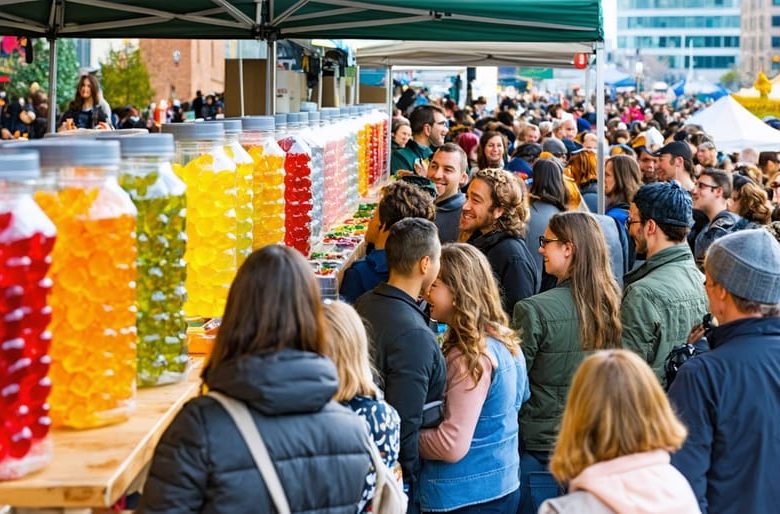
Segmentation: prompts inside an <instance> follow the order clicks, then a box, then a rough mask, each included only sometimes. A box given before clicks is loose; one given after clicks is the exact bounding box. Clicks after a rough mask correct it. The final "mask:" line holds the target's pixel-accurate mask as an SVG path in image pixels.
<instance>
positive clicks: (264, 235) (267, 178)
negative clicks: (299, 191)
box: [239, 116, 284, 249]
mask: <svg viewBox="0 0 780 514" xmlns="http://www.w3.org/2000/svg"><path fill="white" fill-rule="evenodd" d="M241 122H242V132H241V136H240V137H239V141H240V142H241V145H242V146H243V147H244V149H245V150H246V151H247V152H248V153H249V155H250V157H251V158H252V160H253V162H254V178H253V184H252V185H253V195H252V203H253V227H254V228H253V232H254V234H253V248H255V249H257V248H262V247H263V246H266V245H269V244H284V150H282V149H281V148H280V147H279V145H278V144H277V143H276V139H275V137H274V129H275V127H276V123H275V121H274V117H273V116H249V117H246V118H243V119H242V120H241Z"/></svg>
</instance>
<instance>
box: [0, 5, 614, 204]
mask: <svg viewBox="0 0 780 514" xmlns="http://www.w3.org/2000/svg"><path fill="white" fill-rule="evenodd" d="M33 1H35V0H0V6H14V5H20V4H27V3H32V2H33ZM67 2H68V3H69V4H76V5H84V6H89V7H97V8H101V9H106V10H112V11H115V12H119V13H125V14H129V15H137V16H133V17H129V18H127V19H122V20H114V21H106V22H95V23H85V24H68V25H66V24H65V8H66V0H51V7H50V9H49V17H48V23H47V25H46V26H44V25H42V24H41V23H40V22H36V21H33V20H28V19H24V18H23V17H20V16H18V15H12V14H8V13H3V12H0V26H2V27H8V28H11V29H15V30H18V31H20V32H26V33H27V35H28V36H33V37H34V36H36V35H37V36H39V37H40V36H45V37H46V38H47V40H48V41H49V52H50V54H49V94H50V97H52V98H56V94H57V84H56V77H57V60H56V50H57V39H58V38H59V37H62V36H70V37H77V36H88V35H89V33H90V32H99V31H103V30H107V29H108V30H113V29H121V28H129V27H139V26H148V25H155V24H160V23H165V22H169V21H172V20H182V21H187V22H191V23H195V24H201V25H204V26H212V27H223V28H226V29H233V30H235V33H228V34H224V37H226V38H227V39H242V38H243V39H249V38H253V39H258V40H265V41H267V44H268V58H267V59H266V64H267V69H266V86H267V90H268V92H269V94H268V95H267V98H266V102H267V103H266V107H267V109H266V112H268V113H269V114H274V112H275V104H276V102H275V94H273V92H274V91H275V90H276V88H275V85H276V73H275V70H276V41H277V40H278V39H280V38H287V37H290V36H294V35H303V36H305V35H306V34H308V33H311V32H314V31H327V30H340V29H341V30H343V29H351V28H370V27H375V26H380V25H381V26H387V25H400V24H404V25H409V24H414V23H418V22H427V21H431V20H439V19H444V18H446V19H452V20H458V21H463V22H471V23H477V24H484V23H490V24H495V25H503V26H506V27H517V28H519V29H521V28H534V29H543V30H549V31H568V32H574V33H577V32H583V33H587V32H590V31H592V27H588V26H576V25H568V24H561V23H554V22H548V21H528V20H517V19H498V18H493V17H486V16H478V15H473V14H461V13H458V12H446V11H444V10H434V9H428V8H425V7H405V6H393V5H384V4H378V5H377V4H373V3H370V2H367V1H361V0H298V1H297V2H295V3H294V4H292V5H291V6H290V7H289V8H287V9H286V10H285V11H283V12H282V13H280V14H279V15H278V16H276V17H275V18H274V16H273V15H274V0H254V17H252V16H251V15H249V14H247V13H245V12H243V11H242V10H241V9H239V8H238V7H236V6H235V5H233V4H232V3H231V2H230V0H211V2H212V3H213V4H214V7H212V8H209V9H202V10H200V11H196V12H193V13H176V12H171V11H167V10H165V9H161V8H149V7H142V6H138V5H132V4H128V3H117V2H114V1H111V0H67ZM314 4H318V5H320V6H324V7H331V8H333V9H332V10H331V11H328V13H329V14H330V15H331V16H332V15H334V14H337V15H348V14H358V13H366V12H372V11H374V12H383V13H391V14H394V15H399V16H398V17H397V18H393V19H389V20H388V19H376V18H375V19H368V20H358V21H345V22H337V23H319V24H318V23H317V22H316V21H314V24H312V25H303V26H295V27H285V28H280V25H281V24H282V23H283V22H285V21H287V22H290V21H302V20H317V19H318V18H319V17H320V16H321V14H322V13H318V12H310V13H305V12H301V11H302V10H303V9H304V8H305V7H307V6H311V5H314ZM225 14H226V15H227V16H228V17H229V19H225V18H222V17H216V16H218V15H225ZM593 50H594V52H595V54H596V99H597V102H596V103H597V107H596V110H597V113H599V114H600V115H599V117H598V122H597V135H598V138H599V143H598V150H599V151H598V180H599V212H603V211H604V190H603V189H604V162H603V155H604V150H605V149H604V142H603V136H604V120H603V114H604V97H603V95H604V69H603V67H604V45H603V42H601V41H598V42H595V43H594V44H593ZM241 71H242V72H243V70H241ZM356 80H359V79H357V78H356ZM241 82H242V83H241V88H242V89H243V80H242V81H241ZM391 87H392V83H388V89H390V88H391ZM390 96H392V91H391V95H390ZM55 124H56V109H50V111H49V130H50V131H54V130H56V125H55Z"/></svg>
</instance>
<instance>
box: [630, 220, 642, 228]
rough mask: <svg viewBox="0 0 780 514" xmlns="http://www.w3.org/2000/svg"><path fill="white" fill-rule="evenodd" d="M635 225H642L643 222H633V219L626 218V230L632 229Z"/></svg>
mask: <svg viewBox="0 0 780 514" xmlns="http://www.w3.org/2000/svg"><path fill="white" fill-rule="evenodd" d="M634 223H642V220H632V219H631V218H626V228H627V229H629V230H630V229H631V225H633V224H634Z"/></svg>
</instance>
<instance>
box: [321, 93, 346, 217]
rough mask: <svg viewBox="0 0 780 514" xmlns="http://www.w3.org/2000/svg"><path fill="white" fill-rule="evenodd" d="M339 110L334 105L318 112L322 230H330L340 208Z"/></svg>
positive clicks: (341, 138) (340, 138)
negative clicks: (321, 165)
mask: <svg viewBox="0 0 780 514" xmlns="http://www.w3.org/2000/svg"><path fill="white" fill-rule="evenodd" d="M338 112H339V110H338V109H337V108H335V107H325V108H323V109H322V111H321V112H320V130H321V131H322V133H323V134H324V137H323V139H324V141H323V142H324V145H325V148H324V172H323V179H324V191H323V203H322V223H323V227H324V231H325V232H327V231H328V230H330V229H331V228H332V227H333V226H334V225H335V224H336V222H337V220H338V213H339V210H340V202H341V201H342V199H341V192H342V191H341V190H340V188H341V187H343V184H340V183H339V178H340V173H339V170H340V168H341V162H340V159H341V157H340V154H339V152H340V151H341V150H340V146H339V143H340V141H342V140H343V136H342V135H341V134H340V133H339V131H338V129H337V123H338Z"/></svg>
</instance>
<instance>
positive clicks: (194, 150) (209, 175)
mask: <svg viewBox="0 0 780 514" xmlns="http://www.w3.org/2000/svg"><path fill="white" fill-rule="evenodd" d="M162 130H163V132H167V133H172V134H173V137H174V140H175V142H176V156H175V158H174V165H173V170H174V172H175V173H176V175H177V176H178V177H179V178H181V179H182V180H183V181H184V183H185V184H186V185H187V253H186V254H185V257H184V259H185V260H186V261H187V279H186V287H187V301H186V302H185V304H184V312H185V314H186V315H187V316H189V317H194V318H216V317H220V316H222V314H223V312H224V310H225V303H226V301H227V294H228V290H229V289H230V284H231V283H232V282H233V278H234V277H235V275H236V269H237V263H238V252H237V240H238V237H237V232H238V222H237V220H236V203H237V197H238V194H237V182H238V177H237V174H236V165H235V163H234V162H233V160H232V159H230V157H228V155H227V153H226V152H225V130H224V128H223V127H222V124H220V123H166V124H165V125H163V126H162Z"/></svg>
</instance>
